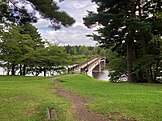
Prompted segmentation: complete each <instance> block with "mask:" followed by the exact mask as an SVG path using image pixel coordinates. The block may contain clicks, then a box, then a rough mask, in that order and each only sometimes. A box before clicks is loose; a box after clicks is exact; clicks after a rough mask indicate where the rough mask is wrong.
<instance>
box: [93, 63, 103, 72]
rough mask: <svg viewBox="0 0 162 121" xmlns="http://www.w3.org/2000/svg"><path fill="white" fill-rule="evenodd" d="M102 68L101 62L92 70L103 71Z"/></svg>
mask: <svg viewBox="0 0 162 121" xmlns="http://www.w3.org/2000/svg"><path fill="white" fill-rule="evenodd" d="M101 71H102V68H101V63H99V64H98V65H97V66H96V67H95V68H94V69H93V70H92V72H101Z"/></svg>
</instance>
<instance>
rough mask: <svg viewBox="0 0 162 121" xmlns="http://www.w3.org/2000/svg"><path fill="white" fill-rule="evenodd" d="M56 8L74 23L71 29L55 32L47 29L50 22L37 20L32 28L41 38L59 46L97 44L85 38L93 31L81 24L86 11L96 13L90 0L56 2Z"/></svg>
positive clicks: (91, 39) (94, 5) (94, 6)
mask: <svg viewBox="0 0 162 121" xmlns="http://www.w3.org/2000/svg"><path fill="white" fill-rule="evenodd" d="M58 6H59V7H60V10H61V11H65V12H67V13H68V14H69V15H70V16H71V17H73V18H74V19H75V21H76V22H75V23H74V24H73V25H72V26H71V27H68V28H65V27H62V28H61V29H59V30H56V31H55V30H54V29H51V28H49V25H50V21H48V20H44V19H39V20H38V22H37V23H35V24H34V26H35V27H37V28H38V31H39V32H40V33H41V35H42V37H43V38H45V39H47V40H49V41H50V42H51V43H56V44H60V45H72V46H74V45H86V46H95V45H96V43H97V42H96V41H93V38H90V37H86V35H89V34H92V33H93V30H92V29H88V28H87V27H86V26H85V25H84V24H83V17H85V16H86V15H87V10H88V11H96V8H97V5H96V4H95V3H92V2H91V0H64V1H62V2H60V3H59V2H58Z"/></svg>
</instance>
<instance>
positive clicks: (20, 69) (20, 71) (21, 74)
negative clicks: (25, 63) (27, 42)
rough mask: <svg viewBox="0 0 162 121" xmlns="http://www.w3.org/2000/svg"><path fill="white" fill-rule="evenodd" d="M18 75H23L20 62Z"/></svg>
mask: <svg viewBox="0 0 162 121" xmlns="http://www.w3.org/2000/svg"><path fill="white" fill-rule="evenodd" d="M20 75H23V73H22V65H21V64H20Z"/></svg>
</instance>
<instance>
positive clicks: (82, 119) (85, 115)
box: [50, 79, 110, 121]
mask: <svg viewBox="0 0 162 121" xmlns="http://www.w3.org/2000/svg"><path fill="white" fill-rule="evenodd" d="M50 81H52V82H54V79H50ZM54 84H55V86H56V87H57V91H56V93H57V95H59V96H61V97H63V98H66V99H68V100H70V101H71V102H72V110H73V111H74V113H75V114H76V118H77V119H78V121H110V119H109V118H108V117H105V116H103V115H101V114H97V113H95V112H91V111H88V110H87V108H86V106H85V103H86V102H88V101H92V99H88V98H81V97H79V96H77V95H74V94H72V93H71V92H68V91H64V90H63V88H62V87H61V86H60V85H59V84H58V83H57V82H54Z"/></svg>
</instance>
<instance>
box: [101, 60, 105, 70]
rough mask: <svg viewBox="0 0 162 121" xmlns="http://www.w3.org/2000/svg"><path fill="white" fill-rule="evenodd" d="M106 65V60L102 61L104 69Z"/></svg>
mask: <svg viewBox="0 0 162 121" xmlns="http://www.w3.org/2000/svg"><path fill="white" fill-rule="evenodd" d="M105 67H106V61H101V69H104V68H105Z"/></svg>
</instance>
